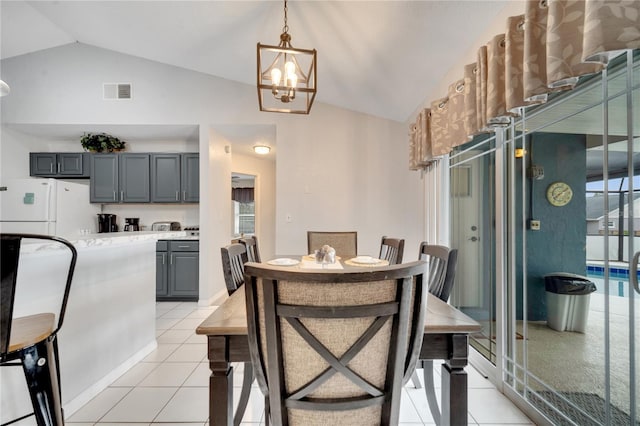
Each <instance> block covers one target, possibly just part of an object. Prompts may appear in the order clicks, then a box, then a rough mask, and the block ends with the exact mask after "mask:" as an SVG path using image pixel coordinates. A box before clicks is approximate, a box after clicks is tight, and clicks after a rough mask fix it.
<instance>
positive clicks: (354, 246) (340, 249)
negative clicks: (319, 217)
mask: <svg viewBox="0 0 640 426" xmlns="http://www.w3.org/2000/svg"><path fill="white" fill-rule="evenodd" d="M325 244H327V245H330V246H331V247H333V248H334V249H335V250H336V255H337V256H340V257H343V258H351V257H355V256H357V255H358V233H357V232H355V231H348V232H325V231H307V250H308V252H309V253H313V252H314V250H318V249H319V248H320V247H322V246H323V245H325Z"/></svg>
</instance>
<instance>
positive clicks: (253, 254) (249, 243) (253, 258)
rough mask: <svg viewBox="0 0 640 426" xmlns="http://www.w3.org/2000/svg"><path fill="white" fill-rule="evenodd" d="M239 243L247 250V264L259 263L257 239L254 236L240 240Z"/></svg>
mask: <svg viewBox="0 0 640 426" xmlns="http://www.w3.org/2000/svg"><path fill="white" fill-rule="evenodd" d="M239 242H240V244H244V246H245V247H246V248H247V258H248V259H249V262H257V263H260V262H261V260H260V250H258V237H256V236H255V235H254V236H252V237H244V238H240V240H239Z"/></svg>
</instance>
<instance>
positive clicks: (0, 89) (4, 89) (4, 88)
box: [0, 80, 11, 96]
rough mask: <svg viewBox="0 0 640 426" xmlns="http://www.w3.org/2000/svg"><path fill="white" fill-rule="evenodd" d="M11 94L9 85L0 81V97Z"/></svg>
mask: <svg viewBox="0 0 640 426" xmlns="http://www.w3.org/2000/svg"><path fill="white" fill-rule="evenodd" d="M9 92H11V89H10V88H9V85H8V84H7V83H5V82H4V81H2V80H0V96H7V95H8V94H9Z"/></svg>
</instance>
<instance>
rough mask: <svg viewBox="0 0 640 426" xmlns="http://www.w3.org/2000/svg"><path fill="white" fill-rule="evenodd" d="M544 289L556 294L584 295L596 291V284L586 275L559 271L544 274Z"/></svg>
mask: <svg viewBox="0 0 640 426" xmlns="http://www.w3.org/2000/svg"><path fill="white" fill-rule="evenodd" d="M544 288H545V290H546V291H548V292H551V293H556V294H571V295H584V294H589V293H593V292H594V291H596V285H595V284H594V283H593V282H591V281H589V279H588V278H587V277H584V276H582V275H576V274H569V273H565V272H559V273H556V274H548V275H545V276H544Z"/></svg>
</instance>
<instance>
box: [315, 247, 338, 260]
mask: <svg viewBox="0 0 640 426" xmlns="http://www.w3.org/2000/svg"><path fill="white" fill-rule="evenodd" d="M315 255H316V262H317V263H336V249H334V248H333V247H331V246H329V245H326V244H325V245H323V246H322V247H321V248H320V250H316V252H315Z"/></svg>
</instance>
